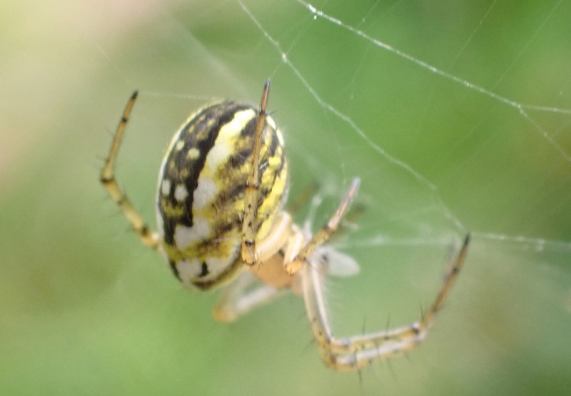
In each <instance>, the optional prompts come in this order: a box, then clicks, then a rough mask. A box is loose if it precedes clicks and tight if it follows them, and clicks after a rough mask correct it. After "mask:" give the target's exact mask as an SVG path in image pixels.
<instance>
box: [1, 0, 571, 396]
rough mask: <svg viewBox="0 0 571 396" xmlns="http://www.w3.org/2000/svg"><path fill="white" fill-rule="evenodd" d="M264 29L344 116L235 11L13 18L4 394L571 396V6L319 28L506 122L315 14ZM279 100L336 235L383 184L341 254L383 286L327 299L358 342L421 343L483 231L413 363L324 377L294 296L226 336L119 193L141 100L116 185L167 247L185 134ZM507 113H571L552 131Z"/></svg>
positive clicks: (300, 173) (350, 9) (104, 7)
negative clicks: (205, 119) (111, 174)
mask: <svg viewBox="0 0 571 396" xmlns="http://www.w3.org/2000/svg"><path fill="white" fill-rule="evenodd" d="M245 5H246V7H247V8H248V10H249V11H250V12H251V13H252V14H253V15H255V17H256V18H257V19H258V20H259V22H260V23H261V25H262V26H263V28H264V29H265V31H266V33H268V34H269V35H271V36H272V37H273V38H274V39H276V40H277V41H278V42H279V43H280V44H281V45H282V47H283V51H286V52H287V59H289V61H291V62H292V64H293V65H294V66H295V67H296V68H297V70H298V71H299V73H300V75H301V76H302V77H303V79H304V80H305V81H306V82H307V83H308V84H310V85H311V87H312V89H314V90H315V91H313V92H314V93H315V94H316V95H318V97H319V98H320V99H321V100H323V101H324V103H325V105H324V103H320V102H319V101H317V100H316V97H315V96H314V95H313V94H312V91H310V89H308V87H307V86H305V85H304V84H303V83H302V82H301V80H300V79H299V78H298V76H296V74H295V72H294V71H293V70H292V69H291V68H290V67H288V64H286V63H284V62H283V61H282V58H281V56H280V54H279V53H278V52H276V51H275V48H274V46H273V45H272V43H271V41H270V40H269V39H268V38H267V37H265V36H264V34H263V33H262V32H261V31H260V30H259V28H258V27H257V26H256V24H255V23H254V21H253V20H252V18H251V17H249V16H248V14H247V13H246V12H244V10H243V8H242V7H241V6H240V4H239V3H237V2H235V1H232V0H230V1H217V0H215V1H181V0H177V1H160V0H142V1H131V0H128V1H111V0H100V1H80V2H78V1H66V0H61V1H55V2H37V1H10V0H9V1H3V2H2V4H1V5H0V24H1V26H2V27H1V28H0V32H1V33H0V86H1V91H0V92H1V94H0V119H1V120H2V121H1V127H0V186H1V187H0V191H1V194H0V270H1V276H0V394H2V395H38V394H42V395H102V394H105V395H122V396H125V395H156V394H168V395H183V394H184V395H270V394H271V395H359V394H365V395H380V394H385V395H390V394H397V393H398V394H406V395H424V394H454V395H497V394H519V395H526V394H529V395H537V394H549V395H560V394H561V395H563V394H569V389H571V375H570V373H571V341H570V340H569V334H571V283H570V282H571V268H570V265H571V199H570V198H571V183H570V180H571V179H570V175H571V164H570V162H571V161H570V156H571V137H570V134H571V115H570V113H569V109H571V74H570V71H571V46H570V45H569V38H570V37H571V3H570V2H568V1H539V0H537V1H530V2H526V3H525V4H523V3H521V2H518V1H507V0H497V1H496V0H485V1H484V0H482V1H440V2H433V1H420V0H396V1H395V0H388V1H384V0H383V1H355V2H344V1H338V0H330V1H321V0H320V1H318V2H316V3H315V5H316V6H317V7H319V8H320V9H323V10H324V11H325V12H326V13H328V14H330V15H333V16H335V17H336V18H339V19H340V20H341V21H343V23H344V24H346V25H350V26H353V27H356V28H358V29H359V30H360V31H362V32H365V33H366V34H368V35H370V36H371V37H375V38H378V39H381V40H383V41H385V42H387V43H390V44H391V45H393V46H394V47H395V48H397V49H399V50H402V51H404V52H406V53H409V54H412V55H413V56H414V57H415V58H416V59H420V60H423V61H426V62H428V63H429V64H431V65H434V66H435V67H436V68H437V69H438V70H441V71H446V72H447V73H450V74H451V75H454V76H456V77H458V78H459V79H460V80H463V81H469V82H471V83H474V84H478V85H480V86H482V87H485V88H486V89H488V90H489V91H490V92H493V93H494V94H496V95H498V97H495V98H494V97H490V96H486V95H482V94H481V93H479V92H477V90H475V89H473V88H470V87H469V86H467V85H466V84H458V83H455V82H452V81H450V80H448V79H445V78H442V77H440V76H438V75H437V74H435V73H432V72H430V71H427V70H426V69H423V68H421V67H419V66H418V65H415V64H413V63H411V62H408V61H406V60H404V59H403V58H402V57H399V56H396V55H395V54H394V53H391V52H387V51H385V50H383V49H381V48H379V47H376V46H374V45H372V44H371V42H369V41H367V40H366V39H364V38H363V37H358V36H356V35H353V34H351V33H350V32H348V31H347V30H346V29H344V28H342V27H340V26H338V25H334V24H331V23H328V22H327V21H325V20H324V19H323V18H314V17H313V16H312V15H311V14H310V13H309V12H308V11H307V9H306V8H304V7H303V6H301V5H300V4H299V3H297V2H296V1H293V0H289V1H268V2H265V1H248V0H245ZM268 77H271V78H272V82H273V87H272V94H271V100H270V103H271V108H272V110H273V111H274V112H275V118H276V119H277V120H278V121H279V123H280V124H281V125H282V128H283V129H284V132H285V135H286V138H287V146H288V149H289V157H290V161H291V163H292V191H291V195H292V197H293V196H296V195H297V194H301V192H302V191H304V190H305V189H306V188H307V186H308V185H311V184H312V183H315V182H317V185H318V186H319V188H318V189H319V194H320V196H321V197H322V198H323V204H322V205H321V206H320V207H319V208H318V209H317V213H316V222H317V223H319V222H321V221H323V220H324V219H325V217H326V215H327V213H328V212H329V211H330V210H331V208H332V207H334V206H335V204H336V202H337V200H338V199H339V196H340V195H341V192H342V191H343V189H344V187H345V186H346V185H347V183H348V181H349V180H350V178H351V177H352V176H354V175H358V176H360V177H361V178H362V179H363V184H362V191H361V194H360V197H359V200H358V202H357V204H358V205H359V206H360V207H363V208H364V214H363V215H361V217H358V218H355V219H352V220H351V222H350V223H349V224H347V226H346V227H345V229H346V232H345V233H344V235H342V236H340V237H338V238H337V239H336V240H335V243H336V245H337V246H339V247H340V248H341V249H343V251H345V252H347V253H350V254H352V255H353V256H354V257H355V258H356V259H357V260H358V261H359V262H360V264H361V267H362V272H361V274H360V276H358V277H354V278H349V279H331V280H330V282H329V283H328V295H329V297H330V309H331V311H332V316H333V320H334V325H335V328H336V329H337V330H338V333H339V334H353V333H360V332H362V331H366V330H373V329H377V328H384V327H386V326H387V324H391V325H397V324H404V323H409V322H411V321H413V320H415V319H416V317H417V316H418V315H419V313H420V310H421V307H422V306H427V305H428V303H429V302H430V299H431V298H432V296H433V294H434V293H435V292H436V290H437V288H438V286H439V285H440V283H439V282H440V279H441V278H440V274H441V271H442V267H443V264H444V262H445V261H446V259H447V257H449V256H450V255H451V254H452V253H453V252H454V249H455V246H457V243H458V241H459V240H460V238H461V237H462V235H463V233H464V232H465V231H466V230H468V229H469V230H472V232H473V235H474V238H473V244H472V246H471V249H470V253H469V257H468V260H467V263H466V268H465V271H464V272H463V273H462V276H461V279H460V281H459V284H458V286H457V288H455V290H454V291H453V293H452V296H451V300H450V302H449V304H448V305H447V307H446V310H445V311H443V313H442V315H441V316H440V317H439V318H438V321H437V323H436V326H435V327H434V329H433V332H432V334H431V335H430V337H429V339H428V341H427V342H426V343H425V344H424V345H422V346H421V347H420V348H419V349H418V350H416V351H414V352H413V353H410V354H409V355H408V356H407V357H406V358H405V357H402V358H398V359H395V360H393V361H391V362H390V363H388V362H385V363H381V364H378V365H375V366H373V367H371V368H369V369H366V370H363V371H362V372H361V374H360V375H357V374H338V373H335V372H332V371H330V370H328V369H326V368H325V367H324V366H323V365H322V364H321V362H320V360H319V358H318V354H317V351H316V347H315V345H313V344H312V343H311V336H310V330H309V326H308V324H307V323H306V320H305V316H304V310H303V304H302V301H301V300H299V299H297V298H295V297H293V296H288V297H285V298H283V299H281V300H280V301H278V302H276V303H274V304H272V305H271V306H267V307H264V308H263V309H260V310H258V311H256V312H254V313H252V314H251V315H249V316H247V317H245V318H244V319H243V320H241V321H239V322H237V323H235V324H233V325H230V326H224V325H220V324H217V323H215V322H214V321H213V320H212V319H211V314H210V311H211V307H212V306H213V304H214V303H215V301H216V298H217V293H206V294H203V293H199V292H193V291H187V290H183V289H182V288H181V286H180V285H179V284H178V283H177V282H176V281H175V279H174V278H173V277H172V276H171V274H170V271H169V269H168V268H167V266H166V264H165V263H164V261H163V260H162V258H161V257H159V256H158V255H156V254H154V253H153V252H150V251H147V250H146V249H145V248H144V247H143V246H142V245H141V244H140V243H139V241H138V240H137V239H136V237H135V236H134V235H133V234H132V232H130V231H129V229H128V227H127V225H126V222H125V221H124V219H123V218H122V217H121V215H120V214H119V213H118V210H117V208H116V207H115V206H114V205H113V203H112V202H111V201H110V200H109V199H108V198H107V197H106V195H105V193H104V192H103V190H102V188H101V187H100V186H99V185H98V182H97V175H98V169H99V167H100V165H101V163H102V158H103V157H104V155H105V153H106V150H107V148H108V145H109V143H110V138H111V134H112V132H113V130H114V128H115V126H116V123H117V121H118V119H119V117H120V112H121V110H122V107H123V106H124V103H125V101H126V99H127V98H128V96H129V95H130V93H131V92H132V91H133V90H134V89H140V91H141V95H140V100H139V101H138V103H137V105H136V107H135V111H134V114H133V118H132V123H131V124H130V126H129V129H128V132H127V138H126V141H125V144H124V147H123V150H122V152H121V158H120V161H119V168H118V177H119V180H120V181H121V183H122V184H123V185H124V186H125V188H126V190H127V191H128V193H129V195H130V196H131V198H132V199H133V201H134V202H135V205H136V206H137V207H138V208H139V209H140V210H141V212H142V213H143V214H144V215H145V217H146V218H147V219H149V221H151V223H152V224H154V221H153V220H154V209H153V201H154V198H153V196H154V188H155V182H156V174H157V170H158V166H159V164H160V161H161V158H162V154H163V150H164V147H165V146H166V144H167V142H168V141H169V139H170V137H171V135H172V133H174V131H175V130H176V128H177V127H178V125H179V124H180V123H181V122H182V121H183V120H184V119H185V117H186V116H187V114H188V113H189V112H190V111H191V110H192V109H194V108H196V107H198V106H200V105H201V104H203V103H204V102H205V101H208V100H210V99H212V98H214V97H220V98H221V97H232V98H237V99H241V100H246V101H250V102H257V101H258V98H259V95H260V93H261V86H262V82H263V80H264V79H266V78H268ZM499 96H501V97H505V98H510V99H512V100H514V101H516V102H517V103H521V104H531V105H539V106H545V107H549V109H551V110H549V109H548V110H549V111H542V110H530V109H527V110H528V113H529V115H530V117H532V120H528V119H526V118H525V117H524V115H522V114H521V113H520V112H518V109H517V108H514V107H513V106H509V105H506V103H504V102H503V101H502V100H501V99H500V98H499ZM329 105H330V106H333V107H334V108H335V109H337V110H338V111H339V112H342V113H343V114H345V115H347V116H348V117H349V119H350V120H351V121H352V122H353V123H354V124H355V125H357V126H358V127H359V128H361V130H362V132H363V133H364V137H363V136H359V133H358V130H356V129H355V128H353V127H351V126H350V125H348V124H347V123H346V122H344V121H343V119H342V118H339V117H337V116H336V115H335V114H333V113H331V112H330V111H328V110H327V106H329ZM379 149H383V150H386V152H387V153H389V154H390V155H392V156H394V157H395V158H398V159H399V160H400V161H402V163H403V164H405V165H406V166H407V167H409V168H410V169H412V170H413V173H411V172H409V171H407V170H406V169H404V168H403V166H399V165H398V164H395V163H394V162H391V161H389V160H388V158H387V157H386V156H384V155H383V154H382V153H381V152H380V151H379ZM307 213H308V210H307V209H305V210H304V209H302V210H300V211H299V212H298V213H297V214H296V216H297V219H298V220H299V221H302V220H303V219H304V218H306V217H307Z"/></svg>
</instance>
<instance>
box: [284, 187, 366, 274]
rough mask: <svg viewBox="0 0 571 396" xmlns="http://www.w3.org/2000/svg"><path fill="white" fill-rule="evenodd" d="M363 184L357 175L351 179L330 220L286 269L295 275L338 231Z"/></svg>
mask: <svg viewBox="0 0 571 396" xmlns="http://www.w3.org/2000/svg"><path fill="white" fill-rule="evenodd" d="M360 184H361V180H360V179H359V178H358V177H356V178H354V179H353V180H352V181H351V186H350V187H349V190H347V193H345V196H344V197H343V199H342V200H341V203H340V204H339V207H338V208H337V210H336V211H335V213H334V214H333V216H331V218H330V219H329V221H328V222H327V223H326V224H325V225H324V226H323V227H321V229H320V230H319V231H318V232H317V233H316V234H315V235H314V236H313V237H312V238H311V239H310V240H309V242H308V243H307V244H305V246H304V247H303V248H302V249H301V251H300V252H299V253H298V254H297V256H296V257H295V258H294V259H293V260H292V261H290V262H285V270H286V271H287V272H288V273H289V274H291V275H293V274H295V273H297V272H298V271H299V270H300V269H301V268H302V266H303V264H304V263H306V262H307V260H308V258H309V256H311V254H312V253H313V252H314V251H315V249H317V248H318V247H319V246H320V245H323V244H324V243H325V242H327V240H328V239H329V238H331V236H332V235H333V234H334V233H335V231H337V229H338V228H339V223H340V222H341V219H343V216H345V214H346V213H347V210H348V209H349V205H350V204H351V201H353V198H355V195H356V194H357V191H358V190H359V185H360Z"/></svg>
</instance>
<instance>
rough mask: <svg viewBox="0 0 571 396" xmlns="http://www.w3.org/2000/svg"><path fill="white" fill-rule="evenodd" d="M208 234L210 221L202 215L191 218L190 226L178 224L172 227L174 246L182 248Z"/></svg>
mask: <svg viewBox="0 0 571 396" xmlns="http://www.w3.org/2000/svg"><path fill="white" fill-rule="evenodd" d="M209 235H210V223H209V222H208V220H207V219H205V218H202V217H195V218H193V225H192V227H186V226H183V225H180V224H178V225H177V226H176V228H175V229H174V242H175V244H176V247H177V248H178V249H180V250H184V249H186V248H187V247H189V246H190V245H191V244H192V243H193V242H197V241H201V240H204V239H206V238H208V236H209Z"/></svg>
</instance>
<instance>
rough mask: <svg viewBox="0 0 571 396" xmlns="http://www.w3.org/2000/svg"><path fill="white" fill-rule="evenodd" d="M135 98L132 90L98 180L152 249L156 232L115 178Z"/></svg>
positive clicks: (155, 246)
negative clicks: (120, 150) (119, 154)
mask: <svg viewBox="0 0 571 396" xmlns="http://www.w3.org/2000/svg"><path fill="white" fill-rule="evenodd" d="M136 100H137V91H135V92H133V94H132V95H131V97H130V98H129V100H128V101H127V104H126V105H125V109H124V110H123V115H122V116H121V120H120V121H119V125H118V126H117V129H116V130H115V134H114V135H113V141H112V142H111V148H110V149H109V154H108V155H107V158H106V159H105V163H104V164H103V167H102V168H101V173H100V176H99V180H100V182H101V184H102V185H103V187H104V188H105V190H106V191H107V192H108V193H109V195H110V196H111V198H112V199H113V201H115V203H116V204H117V205H118V206H119V208H120V209H121V212H123V215H124V216H125V218H127V220H128V221H129V223H130V224H131V226H132V227H133V230H135V232H136V233H137V235H138V236H139V238H140V239H141V241H142V242H143V243H144V244H145V245H147V246H149V247H151V248H153V249H157V248H158V246H159V236H158V234H157V233H156V232H154V231H151V230H150V229H149V227H148V226H147V224H146V223H145V221H144V220H143V217H142V216H141V214H140V213H139V212H137V210H136V209H135V208H134V207H133V204H132V203H131V201H130V200H129V198H128V197H127V195H126V194H125V192H123V190H122V189H121V187H120V186H119V183H117V180H116V179H115V161H116V159H117V155H118V153H119V148H120V146H121V142H122V141H123V136H124V135H125V129H126V128H127V123H128V122H129V116H130V115H131V111H132V110H133V106H134V105H135V101H136Z"/></svg>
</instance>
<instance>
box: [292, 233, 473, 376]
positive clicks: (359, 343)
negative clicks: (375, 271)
mask: <svg viewBox="0 0 571 396" xmlns="http://www.w3.org/2000/svg"><path fill="white" fill-rule="evenodd" d="M469 241H470V237H469V235H467V236H466V238H465V239H464V243H463V245H462V248H461V249H460V251H459V253H458V254H457V255H456V256H455V257H454V258H453V259H452V260H451V262H450V264H449V265H448V268H447V271H446V275H445V277H444V282H443V284H442V286H441V288H440V290H439V291H438V294H437V295H436V298H435V299H434V301H433V303H432V305H431V306H430V309H429V310H428V312H427V313H426V314H425V315H423V316H422V317H421V318H420V320H418V321H416V322H414V323H412V324H411V325H409V326H403V327H400V328H396V329H389V330H386V331H380V332H376V333H369V334H363V335H358V336H351V337H342V338H338V337H335V336H334V335H333V332H332V329H331V325H330V322H329V318H328V315H327V310H326V303H325V296H324V289H323V284H324V276H323V274H322V273H321V272H320V271H319V268H318V267H317V265H314V263H313V262H312V263H311V265H306V266H304V267H303V270H302V272H301V274H302V286H303V295H304V300H305V307H306V311H307V315H308V318H309V321H310V323H311V327H312V331H313V335H314V337H315V339H316V340H317V342H318V344H319V347H320V349H321V354H322V357H323V360H324V361H325V363H326V364H327V365H328V366H330V367H332V368H334V369H336V370H340V371H341V370H343V371H352V370H359V369H361V368H363V367H366V366H368V365H370V364H371V363H372V362H374V361H377V360H382V359H387V358H390V357H393V356H395V355H397V354H399V353H402V352H405V351H408V350H411V349H414V348H415V347H417V346H418V345H419V344H420V343H421V342H422V341H424V339H425V338H426V336H427V334H428V330H429V329H430V327H431V326H432V324H433V322H434V319H435V317H436V314H437V313H438V312H439V311H440V309H441V308H442V306H443V304H444V302H445V301H446V299H447V297H448V294H449V292H450V290H451V288H452V286H453V285H454V283H455V281H456V279H457V277H458V274H459V272H460V270H461V269H462V267H463V264H464V260H465V258H466V254H467V250H468V244H469Z"/></svg>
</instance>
